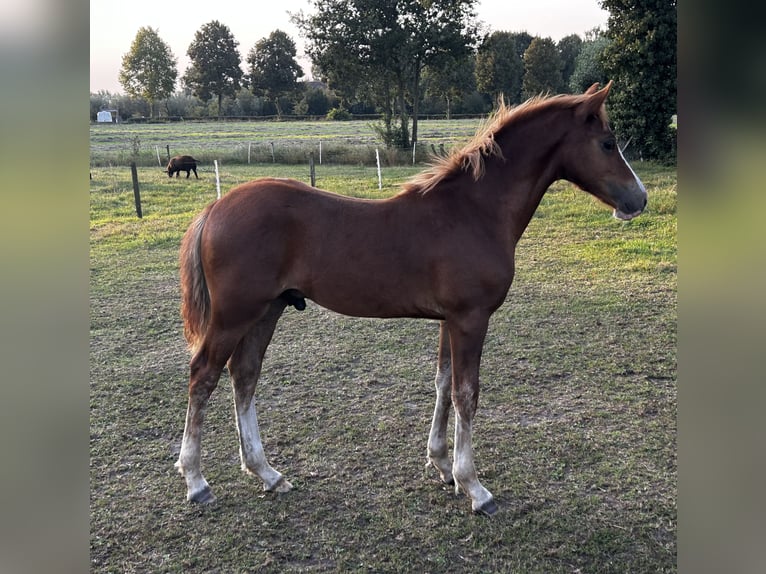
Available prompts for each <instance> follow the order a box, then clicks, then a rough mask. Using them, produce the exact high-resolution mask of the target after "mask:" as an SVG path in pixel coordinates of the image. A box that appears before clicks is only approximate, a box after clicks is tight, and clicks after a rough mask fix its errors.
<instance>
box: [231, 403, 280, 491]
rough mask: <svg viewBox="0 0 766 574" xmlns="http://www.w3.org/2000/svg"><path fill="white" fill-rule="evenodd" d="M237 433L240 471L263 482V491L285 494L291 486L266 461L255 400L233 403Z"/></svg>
mask: <svg viewBox="0 0 766 574" xmlns="http://www.w3.org/2000/svg"><path fill="white" fill-rule="evenodd" d="M235 413H236V417H237V432H238V433H239V456H240V459H241V460H242V470H244V471H246V472H249V473H251V474H254V475H256V476H258V477H259V478H260V479H261V480H262V481H263V488H264V490H273V491H276V492H287V491H288V490H290V489H291V488H292V485H291V484H290V483H289V482H288V481H287V480H285V479H284V478H283V477H282V475H281V474H280V473H279V472H277V471H276V470H274V469H273V468H272V467H271V465H270V464H269V463H268V461H267V460H266V454H265V453H264V451H263V443H262V442H261V433H260V431H259V429H258V416H257V415H256V412H255V399H251V400H250V401H248V402H245V401H240V400H237V401H236V403H235Z"/></svg>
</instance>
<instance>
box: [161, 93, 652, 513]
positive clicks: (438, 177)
mask: <svg viewBox="0 0 766 574" xmlns="http://www.w3.org/2000/svg"><path fill="white" fill-rule="evenodd" d="M610 86H611V82H610V84H608V85H607V86H606V87H605V88H604V89H602V90H600V91H599V90H598V85H595V84H594V85H593V86H591V87H590V88H589V89H588V90H587V91H586V92H585V93H584V94H581V95H567V96H556V97H552V98H535V99H532V100H530V101H528V102H526V103H524V104H522V105H520V106H518V107H516V108H506V107H505V106H501V108H500V110H498V111H497V113H496V114H495V116H494V118H493V119H492V120H491V121H490V122H489V124H488V125H487V126H486V127H485V128H484V129H483V130H482V131H480V132H479V133H478V134H477V135H476V137H475V138H474V139H473V140H472V141H470V142H469V143H468V144H467V145H466V146H465V147H463V148H462V149H460V150H457V151H453V152H452V153H451V154H450V155H448V156H447V157H443V158H439V159H438V160H436V161H437V163H436V165H434V166H433V167H432V168H430V169H428V170H426V171H424V172H423V173H421V174H420V175H418V176H416V177H415V178H414V179H412V180H410V181H409V182H408V183H405V184H404V186H403V188H402V190H401V192H400V193H398V194H397V195H395V196H393V197H391V198H389V199H384V200H362V199H353V198H350V197H344V196H341V195H337V194H334V193H329V192H327V191H322V190H318V189H315V188H312V187H309V186H308V185H305V184H303V183H300V182H298V181H294V180H290V179H257V180H254V181H251V182H249V183H245V184H242V185H240V186H238V187H236V188H234V189H232V190H231V191H230V192H229V193H228V194H226V195H224V196H223V197H222V198H221V199H219V200H217V201H214V202H212V203H210V204H209V205H208V206H207V207H206V208H205V209H204V211H203V212H202V213H201V214H200V215H199V216H198V217H197V218H196V219H195V220H194V222H193V223H192V224H191V225H190V226H189V229H188V230H187V231H186V234H185V235H184V238H183V241H182V245H181V253H180V265H181V292H182V304H181V309H182V314H183V318H184V334H185V336H186V340H187V341H188V342H189V346H190V348H191V350H192V353H193V356H192V359H191V363H190V372H191V374H190V380H189V403H188V410H187V412H186V426H185V428H184V435H183V440H182V442H181V452H180V453H179V456H178V462H177V463H176V466H177V468H178V470H179V471H180V472H181V474H182V475H183V476H184V478H185V479H186V487H187V494H186V498H187V499H188V500H190V501H194V502H202V503H207V502H211V501H213V500H215V496H214V495H213V493H212V492H211V491H210V487H209V486H208V483H207V481H206V480H205V478H204V476H203V475H202V471H201V469H200V457H201V447H200V442H201V437H202V424H203V421H204V418H205V410H206V408H207V405H208V400H209V398H210V395H211V393H212V392H213V390H214V389H215V388H216V385H217V384H218V380H219V377H220V375H221V372H222V370H223V368H224V366H226V365H228V368H229V374H230V376H231V381H232V386H233V388H234V406H235V409H234V412H235V416H236V420H237V431H238V434H239V444H240V451H239V452H240V458H241V460H242V468H243V469H244V470H246V471H248V472H250V473H252V474H254V475H257V476H258V477H260V479H261V480H262V481H263V484H264V488H265V489H266V490H270V491H276V492H286V491H288V490H290V489H291V488H292V486H291V484H290V483H289V482H288V481H287V479H285V478H284V477H283V476H282V474H281V473H280V472H278V471H277V470H275V469H274V468H272V467H271V465H270V464H269V463H268V461H267V460H266V455H265V454H264V449H263V444H262V442H261V435H260V431H259V427H258V418H257V416H256V408H255V401H254V399H253V396H254V392H255V386H256V382H257V381H258V377H259V375H260V372H261V365H262V361H263V357H264V354H265V353H266V348H267V347H268V345H269V342H270V341H271V337H272V334H273V333H274V329H275V327H276V325H277V321H278V320H279V317H280V316H281V315H282V312H283V311H284V310H285V308H286V307H287V306H288V305H292V306H294V307H295V308H296V309H303V308H304V307H305V299H310V300H312V301H315V302H316V303H317V304H318V305H321V306H323V307H326V308H328V309H331V310H333V311H336V312H338V313H342V314H345V315H351V316H356V317H415V318H424V319H433V320H436V321H439V351H438V361H437V370H436V381H435V382H436V406H435V407H434V413H433V419H432V422H431V430H430V433H429V436H428V446H427V456H428V460H429V462H430V463H431V464H432V465H433V466H434V467H436V470H437V471H438V473H439V475H440V477H441V479H442V481H444V482H445V483H447V484H454V485H455V488H456V489H457V488H460V489H462V490H463V491H464V492H465V493H466V494H467V495H468V496H469V497H470V499H471V507H472V509H473V510H474V511H475V512H482V513H485V514H493V513H494V512H495V511H496V510H497V505H496V503H495V501H494V498H493V496H492V494H491V493H490V492H489V490H487V489H486V488H485V487H484V486H483V485H482V484H481V483H480V482H479V478H478V476H477V473H476V467H475V466H474V454H473V447H472V435H473V422H474V415H475V413H476V408H477V404H478V400H479V362H480V359H481V351H482V347H483V345H484V337H485V335H486V333H487V326H488V324H489V318H490V316H491V315H492V313H493V312H494V311H495V310H496V309H497V308H498V307H499V306H500V305H501V304H502V303H503V301H505V298H506V295H507V293H508V290H509V288H510V286H511V282H512V281H513V275H514V255H515V250H516V244H517V242H518V241H519V238H520V237H521V235H522V233H523V232H524V230H525V229H526V227H527V225H528V224H529V221H530V220H531V218H532V215H533V214H534V212H535V210H536V209H537V206H538V204H539V203H540V201H541V199H542V197H543V194H544V193H545V190H546V189H548V187H549V186H550V185H551V184H552V183H553V182H554V181H556V180H559V179H565V180H568V181H571V182H573V183H574V184H576V185H577V186H578V187H580V188H581V189H583V190H585V191H587V192H589V193H591V194H592V195H594V196H596V197H597V198H598V199H600V200H602V201H603V202H604V203H606V204H607V205H609V206H611V207H612V208H614V215H615V217H617V218H619V219H622V220H628V219H632V218H633V217H636V216H637V215H639V214H640V213H641V212H642V211H643V210H644V207H645V206H646V200H647V194H646V189H645V188H644V185H643V184H642V183H641V181H640V180H639V179H638V177H637V176H636V174H635V173H634V172H633V170H632V169H631V168H630V166H629V165H628V164H627V163H626V161H625V158H623V156H622V153H621V152H620V148H619V147H617V140H616V139H615V136H614V134H613V133H612V131H611V130H610V129H609V125H608V123H607V117H606V112H605V109H604V100H605V99H606V96H607V94H608V92H609V88H610ZM298 336H300V335H298ZM313 384H319V383H318V382H317V381H314V383H313ZM338 400H342V398H341V397H339V398H338ZM284 407H285V408H292V407H289V406H288V405H284ZM451 407H454V409H455V439H454V445H453V449H454V451H453V453H454V457H453V460H452V461H450V457H449V452H448V442H447V423H448V419H449V416H450V408H451ZM381 439H382V440H385V437H381ZM369 463H370V464H371V465H376V466H378V467H379V468H380V469H384V468H385V466H386V464H382V463H381V461H378V460H376V459H375V455H374V453H369ZM393 463H394V464H396V461H394V462H393Z"/></svg>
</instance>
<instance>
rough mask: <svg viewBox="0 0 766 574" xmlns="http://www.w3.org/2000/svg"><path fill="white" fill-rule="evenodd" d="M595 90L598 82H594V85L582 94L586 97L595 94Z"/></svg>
mask: <svg viewBox="0 0 766 574" xmlns="http://www.w3.org/2000/svg"><path fill="white" fill-rule="evenodd" d="M596 90H598V82H596V83H595V84H593V85H592V86H591V87H590V88H588V89H587V90H585V92H583V93H584V94H585V95H586V96H590V95H591V94H595V93H596Z"/></svg>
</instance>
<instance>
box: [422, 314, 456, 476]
mask: <svg viewBox="0 0 766 574" xmlns="http://www.w3.org/2000/svg"><path fill="white" fill-rule="evenodd" d="M435 385H436V406H434V417H433V419H432V421H431V432H430V433H429V434H428V462H429V463H430V464H432V465H433V466H434V468H436V470H437V471H439V476H441V479H442V481H443V482H445V483H446V484H453V483H454V479H453V478H452V463H451V462H450V459H449V454H448V451H447V423H448V421H449V409H450V405H451V403H452V399H451V396H450V395H451V388H452V357H451V355H450V339H449V331H448V330H447V324H446V323H445V322H444V321H442V322H441V323H440V324H439V354H438V359H437V366H436V381H435Z"/></svg>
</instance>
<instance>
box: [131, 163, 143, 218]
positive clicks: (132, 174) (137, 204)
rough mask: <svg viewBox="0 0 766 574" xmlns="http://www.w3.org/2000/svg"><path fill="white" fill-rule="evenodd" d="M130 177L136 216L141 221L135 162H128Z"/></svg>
mask: <svg viewBox="0 0 766 574" xmlns="http://www.w3.org/2000/svg"><path fill="white" fill-rule="evenodd" d="M130 175H131V176H133V198H134V199H135V200H136V215H138V218H139V219H141V218H142V217H143V215H142V214H141V194H140V193H139V191H138V171H137V170H136V162H134V161H132V162H130Z"/></svg>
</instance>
